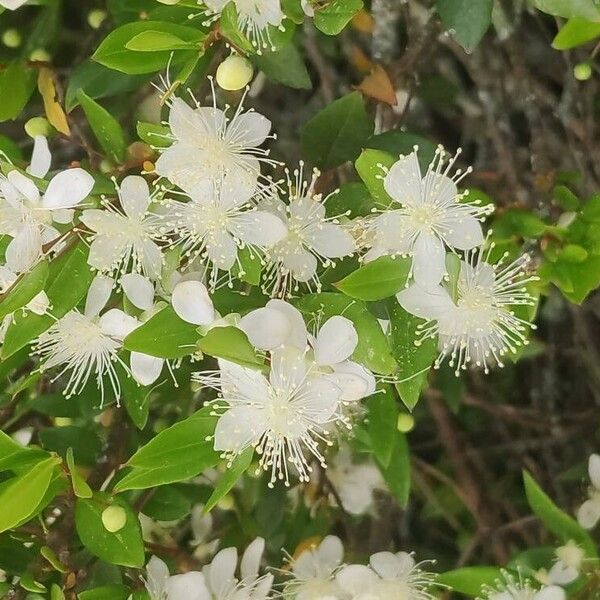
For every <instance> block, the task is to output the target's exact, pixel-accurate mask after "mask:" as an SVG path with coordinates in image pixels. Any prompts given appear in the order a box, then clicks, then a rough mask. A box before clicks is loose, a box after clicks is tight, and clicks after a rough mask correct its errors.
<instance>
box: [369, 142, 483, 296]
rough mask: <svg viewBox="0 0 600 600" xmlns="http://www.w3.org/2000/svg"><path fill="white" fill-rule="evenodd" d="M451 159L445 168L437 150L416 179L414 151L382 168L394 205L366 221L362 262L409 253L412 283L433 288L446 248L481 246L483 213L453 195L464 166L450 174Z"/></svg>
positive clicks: (440, 150) (441, 273) (441, 271)
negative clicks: (364, 248)
mask: <svg viewBox="0 0 600 600" xmlns="http://www.w3.org/2000/svg"><path fill="white" fill-rule="evenodd" d="M457 156H458V154H457V155H456V156H455V157H454V158H452V159H450V160H449V162H448V163H447V164H446V153H445V151H444V150H443V148H441V147H439V148H438V149H437V151H436V153H435V157H434V159H433V161H432V162H431V164H430V165H429V167H428V169H427V172H426V173H425V175H422V173H421V169H420V167H419V160H418V154H417V150H416V149H415V151H414V152H412V153H411V154H409V155H408V156H403V157H401V158H400V160H399V161H398V162H396V163H395V164H394V165H392V167H391V168H390V169H389V170H385V175H384V176H383V185H384V187H385V190H386V192H387V193H388V194H389V195H390V196H391V198H392V199H393V201H394V202H393V204H392V205H391V206H390V207H389V208H388V209H387V210H385V211H382V212H380V213H379V214H377V215H375V216H373V217H371V218H367V219H366V221H365V245H366V246H368V247H370V249H369V251H368V252H367V254H366V255H365V257H364V258H365V260H367V261H370V260H374V259H375V258H378V257H380V256H385V255H391V256H395V255H410V256H411V257H412V274H413V276H414V278H415V281H416V282H417V283H419V284H421V285H428V284H437V283H439V282H440V281H441V280H442V278H443V276H444V274H445V273H446V265H445V257H446V247H448V248H449V249H451V250H469V249H471V248H475V247H477V246H479V245H480V244H481V243H482V242H483V233H482V230H481V223H480V220H481V219H482V217H483V216H484V215H486V214H487V213H488V212H489V209H488V208H487V207H481V206H479V202H478V201H475V202H467V201H466V200H465V197H466V193H462V194H459V192H458V189H457V184H458V183H459V182H460V180H461V179H462V178H463V177H464V176H465V175H466V174H467V173H469V172H470V168H469V169H467V171H465V172H462V171H460V170H458V171H456V173H455V174H454V175H453V176H451V175H450V172H451V170H452V168H453V166H454V162H455V161H456V158H457ZM398 205H400V206H398Z"/></svg>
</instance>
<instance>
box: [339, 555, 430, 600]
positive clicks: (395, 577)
mask: <svg viewBox="0 0 600 600" xmlns="http://www.w3.org/2000/svg"><path fill="white" fill-rule="evenodd" d="M369 563H370V567H366V566H364V565H349V566H347V567H344V568H343V569H342V570H341V571H339V573H338V574H337V575H336V579H337V582H338V584H339V586H340V587H341V588H342V590H344V592H346V593H347V594H348V596H347V597H348V598H350V599H351V600H399V599H407V600H408V599H410V600H433V599H434V598H435V597H436V594H434V592H433V591H432V586H433V585H434V584H435V578H436V576H435V574H433V573H429V572H427V571H425V570H423V569H422V565H423V564H424V563H418V564H417V563H416V562H415V559H414V558H413V556H412V555H411V554H408V553H407V552H398V553H396V554H392V553H391V552H378V553H376V554H373V555H372V556H371V558H370V560H369Z"/></svg>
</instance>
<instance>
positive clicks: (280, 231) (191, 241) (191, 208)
mask: <svg viewBox="0 0 600 600" xmlns="http://www.w3.org/2000/svg"><path fill="white" fill-rule="evenodd" d="M255 193H256V179H255V177H254V176H253V175H248V174H245V175H244V176H243V177H242V178H237V177H236V176H235V175H234V174H231V173H230V174H229V175H227V176H226V177H224V178H223V179H222V180H221V181H218V182H217V181H205V182H204V183H203V184H201V185H198V186H196V189H195V192H194V193H193V194H192V196H191V201H189V202H178V201H170V202H169V204H168V209H169V216H168V217H167V219H168V221H169V223H170V226H171V227H172V228H173V229H174V230H175V232H176V233H177V235H178V236H179V238H180V239H181V243H182V246H183V250H184V253H185V254H187V255H190V256H192V257H194V256H201V257H202V258H203V259H204V260H206V261H207V262H208V263H209V264H210V265H211V266H212V286H213V287H215V286H216V284H217V277H218V270H219V269H220V270H222V271H227V272H231V270H232V268H233V267H234V266H235V265H236V264H237V265H238V267H239V268H240V269H241V264H240V263H239V260H238V250H239V249H240V248H243V247H245V246H248V247H249V248H251V250H252V251H253V252H257V251H258V252H262V251H263V250H264V249H265V248H268V247H270V246H272V245H273V244H275V243H276V242H278V241H279V240H281V239H282V238H283V237H284V236H285V235H286V233H287V230H286V227H285V225H284V224H283V221H282V220H281V219H280V218H279V217H277V216H275V215H273V214H271V213H269V212H267V211H264V210H257V209H256V207H255V205H254V203H253V201H252V199H253V197H254V195H255Z"/></svg>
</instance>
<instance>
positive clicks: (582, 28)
mask: <svg viewBox="0 0 600 600" xmlns="http://www.w3.org/2000/svg"><path fill="white" fill-rule="evenodd" d="M598 36H600V22H599V23H593V22H592V21H586V20H585V19H581V18H578V17H575V18H573V19H569V20H568V21H567V22H566V23H565V24H564V25H563V26H562V27H561V28H560V31H559V32H558V33H557V34H556V37H555V38H554V40H553V41H552V46H553V47H554V48H556V49H557V50H570V49H571V48H575V47H577V46H581V45H582V44H586V43H587V42H590V41H591V40H595V39H596V38H597V37H598Z"/></svg>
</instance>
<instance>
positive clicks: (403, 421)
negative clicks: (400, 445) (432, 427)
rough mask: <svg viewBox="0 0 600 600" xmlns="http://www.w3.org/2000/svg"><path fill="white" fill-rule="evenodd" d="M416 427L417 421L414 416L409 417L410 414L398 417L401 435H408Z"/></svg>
mask: <svg viewBox="0 0 600 600" xmlns="http://www.w3.org/2000/svg"><path fill="white" fill-rule="evenodd" d="M414 426H415V419H414V417H413V416H412V415H409V414H408V413H400V414H399V415H398V424H397V427H398V431H400V432H401V433H408V432H409V431H412V429H413V427H414Z"/></svg>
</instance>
